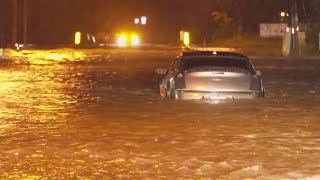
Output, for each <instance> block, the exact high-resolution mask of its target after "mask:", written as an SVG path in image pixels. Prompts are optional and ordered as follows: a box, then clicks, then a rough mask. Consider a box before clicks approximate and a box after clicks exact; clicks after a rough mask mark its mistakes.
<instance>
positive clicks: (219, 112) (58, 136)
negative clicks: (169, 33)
mask: <svg viewBox="0 0 320 180" xmlns="http://www.w3.org/2000/svg"><path fill="white" fill-rule="evenodd" d="M172 56H173V57H174V55H172ZM138 58H139V59H141V57H139V56H135V58H128V59H127V61H124V60H123V61H121V63H118V64H117V62H112V61H111V62H109V61H108V62H103V63H100V64H95V63H92V62H91V61H90V60H83V61H87V62H86V63H85V64H82V63H78V64H77V63H75V64H68V63H62V64H51V65H45V66H39V65H31V66H21V65H18V66H17V65H16V64H11V65H7V66H1V67H0V84H1V86H0V98H1V101H0V138H1V140H2V141H1V142H0V178H8V177H11V178H12V179H21V178H23V177H26V178H28V177H29V178H31V177H39V178H40V179H41V178H45V177H48V178H49V179H50V178H52V179H54V178H56V179H62V178H69V179H81V178H85V177H86V178H89V179H102V178H105V177H110V178H115V179H117V178H119V179H121V178H124V179H125V178H127V179H132V178H136V179H144V178H147V177H150V178H154V179H157V178H158V177H163V178H168V179H177V177H180V178H181V179H184V178H190V179H197V178H199V179H201V178H213V179H216V178H220V179H239V178H240V179H243V178H253V179H255V178H260V179H268V178H269V179H281V178H289V179H297V178H304V177H317V175H319V173H318V172H319V169H320V166H319V165H318V163H315V162H319V161H320V159H319V157H320V147H319V144H320V134H319V132H320V125H319V117H320V108H319V102H320V101H319V100H320V99H319V97H318V95H319V94H320V93H319V90H320V89H319V79H318V77H319V75H320V74H319V72H318V71H317V68H315V67H320V66H319V62H317V61H314V62H312V61H311V62H307V63H306V66H307V68H306V67H302V66H300V65H297V64H296V63H295V62H287V64H286V66H284V65H282V66H279V62H278V61H254V63H255V64H256V65H257V69H259V70H262V71H263V72H264V76H263V80H264V82H265V86H266V89H267V98H266V99H263V100H250V101H235V102H220V101H219V103H217V102H215V101H208V102H205V101H188V102H184V101H172V100H167V99H162V98H160V97H159V95H158V93H157V92H156V91H155V89H154V84H156V82H157V81H156V80H154V79H156V77H155V76H154V75H153V74H151V73H152V72H154V69H155V68H156V67H163V66H165V65H167V64H169V61H167V60H165V59H163V61H160V60H159V59H156V58H154V59H150V58H149V56H148V58H146V59H143V60H136V59H138ZM89 59H90V58H89ZM64 61H68V60H64ZM130 61H132V62H130ZM281 63H284V62H281ZM281 67H284V68H283V69H282V68H281ZM288 67H292V68H288ZM311 67H313V68H311ZM297 71H298V72H300V73H299V74H300V76H297Z"/></svg>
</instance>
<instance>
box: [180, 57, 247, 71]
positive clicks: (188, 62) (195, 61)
mask: <svg viewBox="0 0 320 180" xmlns="http://www.w3.org/2000/svg"><path fill="white" fill-rule="evenodd" d="M183 66H184V69H185V70H188V69H192V68H197V67H225V68H240V69H245V70H248V71H249V72H253V68H252V66H251V64H250V62H249V60H248V59H245V58H233V57H231V58H230V57H187V58H184V60H183Z"/></svg>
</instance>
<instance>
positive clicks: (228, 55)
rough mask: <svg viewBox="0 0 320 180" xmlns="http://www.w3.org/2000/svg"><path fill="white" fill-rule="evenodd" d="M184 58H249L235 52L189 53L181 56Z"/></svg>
mask: <svg viewBox="0 0 320 180" xmlns="http://www.w3.org/2000/svg"><path fill="white" fill-rule="evenodd" d="M181 56H182V57H197V56H219V57H230V58H232V57H235V58H246V59H247V58H248V57H247V56H245V55H244V54H241V53H235V52H224V51H188V52H183V53H182V54H181Z"/></svg>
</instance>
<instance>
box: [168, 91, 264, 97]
mask: <svg viewBox="0 0 320 180" xmlns="http://www.w3.org/2000/svg"><path fill="white" fill-rule="evenodd" d="M263 97H264V93H263V92H259V91H244V92H243V91H241V92H239V91H219V92H217V91H199V90H181V89H178V90H176V91H175V96H174V98H175V99H180V100H188V99H189V100H196V99H206V100H210V99H212V100H215V99H257V98H263Z"/></svg>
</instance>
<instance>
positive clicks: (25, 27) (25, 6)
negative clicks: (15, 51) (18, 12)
mask: <svg viewBox="0 0 320 180" xmlns="http://www.w3.org/2000/svg"><path fill="white" fill-rule="evenodd" d="M27 41H28V3H27V0H23V44H24V45H26V44H27Z"/></svg>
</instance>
